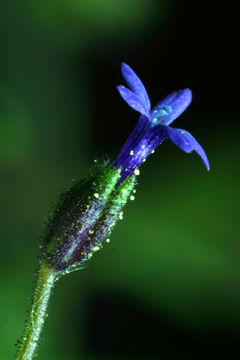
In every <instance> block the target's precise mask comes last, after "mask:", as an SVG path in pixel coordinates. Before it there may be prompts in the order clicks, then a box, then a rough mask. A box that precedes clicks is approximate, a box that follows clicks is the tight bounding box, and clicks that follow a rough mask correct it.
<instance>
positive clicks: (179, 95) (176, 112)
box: [151, 89, 192, 125]
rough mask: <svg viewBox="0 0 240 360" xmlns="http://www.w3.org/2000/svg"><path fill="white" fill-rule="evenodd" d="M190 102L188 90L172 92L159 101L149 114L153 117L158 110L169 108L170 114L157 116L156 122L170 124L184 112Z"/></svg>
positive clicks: (189, 91) (190, 97) (190, 93)
mask: <svg viewBox="0 0 240 360" xmlns="http://www.w3.org/2000/svg"><path fill="white" fill-rule="evenodd" d="M191 101H192V92H191V90H190V89H183V90H178V91H174V92H172V93H171V94H169V95H168V96H166V97H165V98H164V99H163V100H161V101H160V102H159V103H158V104H157V105H156V106H155V107H154V108H153V110H152V112H151V114H153V115H152V116H153V117H155V116H156V113H157V111H158V110H161V108H163V107H171V112H170V114H169V115H168V116H165V115H164V116H163V117H161V115H160V116H158V120H159V122H160V124H162V125H169V124H171V123H172V122H173V121H174V120H175V119H176V118H177V117H178V116H180V115H181V114H182V113H183V112H184V110H186V108H187V107H188V106H189V104H190V103H191Z"/></svg>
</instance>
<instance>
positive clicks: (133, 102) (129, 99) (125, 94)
mask: <svg viewBox="0 0 240 360" xmlns="http://www.w3.org/2000/svg"><path fill="white" fill-rule="evenodd" d="M117 89H118V91H119V93H120V95H121V97H122V98H123V100H125V101H126V103H127V104H128V105H129V106H131V108H133V109H134V110H136V111H138V112H140V114H143V115H145V116H147V117H149V111H148V110H146V108H145V107H144V106H143V104H142V102H141V101H140V100H139V98H138V97H137V96H136V95H135V94H134V93H133V92H132V91H131V90H129V89H127V88H125V86H123V85H119V86H117Z"/></svg>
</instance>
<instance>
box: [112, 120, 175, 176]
mask: <svg viewBox="0 0 240 360" xmlns="http://www.w3.org/2000/svg"><path fill="white" fill-rule="evenodd" d="M166 129H167V127H166V126H162V125H156V126H151V124H150V123H149V121H148V119H147V118H146V117H145V116H143V115H142V116H140V119H139V122H138V123H137V125H136V127H135V129H134V130H133V132H132V133H131V135H130V136H129V138H128V140H127V141H126V143H125V144H124V146H123V148H122V150H121V151H120V153H119V155H118V157H117V158H116V160H115V162H114V163H113V167H116V166H121V168H122V170H121V178H120V179H119V183H120V182H122V181H123V180H125V179H126V178H127V177H128V176H129V175H131V174H132V173H133V172H134V170H135V169H136V168H138V167H139V166H141V164H142V163H143V162H144V161H145V160H146V159H147V157H148V156H149V155H150V154H151V152H152V151H153V150H154V149H155V148H156V147H157V146H158V145H159V144H161V143H162V142H163V140H165V139H166V138H168V132H167V130H166Z"/></svg>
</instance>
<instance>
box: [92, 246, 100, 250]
mask: <svg viewBox="0 0 240 360" xmlns="http://www.w3.org/2000/svg"><path fill="white" fill-rule="evenodd" d="M98 250H100V247H99V246H93V247H92V251H98Z"/></svg>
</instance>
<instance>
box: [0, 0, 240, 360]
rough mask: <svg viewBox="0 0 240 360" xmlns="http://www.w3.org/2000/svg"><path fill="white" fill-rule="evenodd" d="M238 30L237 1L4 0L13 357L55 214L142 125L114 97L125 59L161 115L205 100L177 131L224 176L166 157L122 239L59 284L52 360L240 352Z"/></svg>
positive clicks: (171, 153) (46, 354)
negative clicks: (182, 100)
mask: <svg viewBox="0 0 240 360" xmlns="http://www.w3.org/2000/svg"><path fill="white" fill-rule="evenodd" d="M238 23H239V19H238V13H237V10H236V8H234V6H233V3H232V2H231V1H228V2H215V1H208V2H204V1H201V2H200V1H196V2H193V1H192V2H191V1H157V0H148V1H147V0H138V1H137V0H132V1H129V0H128V1H127V0H123V1H121V2H120V1H114V0H99V1H97V0H88V1H87V0H84V1H80V0H69V1H62V0H48V1H47V0H42V1H41V2H33V1H31V0H24V1H22V2H21V4H20V3H19V2H17V1H13V0H11V1H8V2H4V1H1V2H0V179H1V180H0V183H1V187H0V189H1V190H0V199H1V208H0V211H1V213H0V222H1V223H0V225H1V228H0V236H1V259H0V260H1V261H0V266H1V269H0V271H1V296H0V305H1V314H2V315H1V320H0V333H1V340H0V342H1V346H0V349H1V350H0V358H1V359H10V358H13V356H14V352H15V349H14V342H16V340H17V339H18V338H20V336H21V334H22V329H23V325H24V320H25V319H26V310H27V308H28V307H29V303H30V300H29V298H30V295H31V292H32V288H33V286H34V272H35V271H36V270H37V267H38V264H37V258H36V252H37V248H38V244H39V238H40V235H41V233H42V231H43V219H44V217H45V216H46V215H47V211H48V208H49V207H50V205H51V204H52V203H53V202H54V201H55V199H56V197H57V196H58V194H59V192H60V191H61V190H62V189H64V188H65V187H66V186H67V185H68V183H69V182H70V180H71V179H72V178H79V177H80V176H81V175H82V174H83V173H84V171H85V170H86V168H87V167H88V166H90V165H91V163H92V160H93V159H94V158H96V157H99V156H101V155H102V154H105V153H108V154H109V155H110V156H111V158H112V159H114V157H115V156H116V155H117V153H118V151H119V150H120V148H121V146H122V145H123V142H124V141H125V139H126V138H127V136H128V135H129V133H130V131H131V130H132V128H133V127H134V125H135V124H136V121H137V118H138V115H137V113H135V112H134V111H133V110H131V109H130V108H129V107H128V106H127V105H126V104H125V103H124V102H123V101H122V99H121V98H120V96H119V95H118V93H117V91H116V90H115V86H116V85H118V84H121V83H123V79H122V77H121V73H120V63H121V62H122V61H124V62H127V63H128V64H129V65H130V66H131V67H133V69H134V70H135V71H136V73H137V74H138V75H139V76H140V78H141V79H142V81H143V82H144V84H145V86H146V88H147V90H148V93H149V96H150V99H151V102H152V104H153V105H155V104H156V103H157V102H158V101H159V100H160V99H161V98H162V97H163V96H165V95H166V94H168V93H169V92H171V91H173V90H177V89H181V88H184V87H189V88H191V89H192V91H193V102H192V104H191V106H190V107H189V109H188V110H187V111H186V112H185V113H184V114H183V115H182V116H181V117H180V118H179V119H177V120H176V125H175V123H174V126H176V127H180V128H183V129H186V130H188V131H190V132H191V133H192V134H193V135H194V136H195V137H196V138H197V140H198V141H199V142H200V144H201V145H202V146H203V147H204V149H205V150H206V153H207V155H208V158H209V161H210V165H211V171H210V172H209V173H208V172H207V171H206V170H205V168H204V166H203V164H202V163H201V160H200V159H199V158H198V156H197V155H196V154H191V155H186V154H185V153H183V152H182V151H180V150H179V149H178V148H176V147H175V146H174V145H173V144H172V143H170V141H166V142H164V143H163V144H162V145H161V146H160V147H159V148H158V149H157V151H156V153H155V154H154V156H151V157H150V158H149V159H148V161H147V162H146V164H144V165H143V166H142V168H141V176H140V178H139V185H138V189H137V194H136V201H134V202H133V203H131V204H129V206H128V208H127V210H126V212H125V217H124V221H123V222H121V224H119V225H118V226H117V228H116V229H115V231H114V233H113V235H112V237H111V243H110V244H109V245H106V246H105V248H104V249H103V250H102V251H101V252H99V253H97V254H96V255H95V256H94V258H93V260H91V261H90V262H89V264H88V266H87V268H86V269H84V270H83V271H81V272H76V273H73V274H70V275H68V276H66V277H65V278H62V279H61V280H60V281H59V283H58V284H57V287H56V289H55V293H54V296H53V298H52V302H51V304H50V307H49V319H48V321H47V326H46V329H45V330H44V334H43V341H42V343H41V347H40V349H39V358H42V359H58V360H76V359H87V360H88V359H101V360H102V359H104V360H105V359H188V358H189V359H203V358H204V359H212V358H213V359H215V358H220V357H221V356H224V357H225V358H227V359H235V358H236V357H238V354H239V341H240V306H239V304H240V275H239V271H240V265H239V259H240V238H239V199H240V197H239V177H240V176H239V175H240V174H239V155H240V150H239V130H240V125H239V63H240V59H239V51H238V50H239V49H238V48H239V33H238V28H239V26H238ZM234 352H236V353H237V355H235V356H234Z"/></svg>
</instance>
